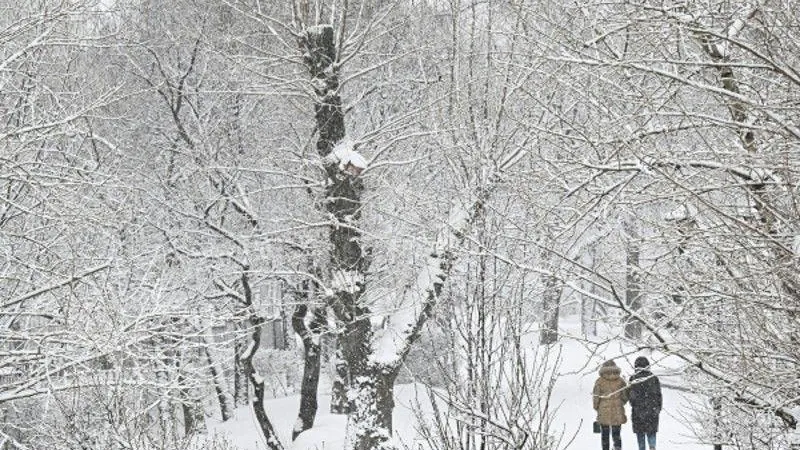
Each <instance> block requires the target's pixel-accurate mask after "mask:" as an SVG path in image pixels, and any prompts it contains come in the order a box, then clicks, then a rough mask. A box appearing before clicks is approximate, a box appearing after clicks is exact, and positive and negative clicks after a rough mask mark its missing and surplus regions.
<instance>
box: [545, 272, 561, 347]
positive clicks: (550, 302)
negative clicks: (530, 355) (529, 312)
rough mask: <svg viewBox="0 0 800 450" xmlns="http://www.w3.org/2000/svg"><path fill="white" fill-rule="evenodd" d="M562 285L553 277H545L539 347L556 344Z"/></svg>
mask: <svg viewBox="0 0 800 450" xmlns="http://www.w3.org/2000/svg"><path fill="white" fill-rule="evenodd" d="M562 289H563V288H562V285H561V282H560V281H559V279H558V278H557V277H556V276H555V275H549V276H547V278H546V280H545V283H544V293H543V294H542V310H543V313H544V323H543V324H542V333H541V334H540V335H539V343H540V344H541V345H550V344H555V343H556V342H558V317H559V313H560V310H561V291H562Z"/></svg>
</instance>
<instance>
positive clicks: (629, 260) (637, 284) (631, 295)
mask: <svg viewBox="0 0 800 450" xmlns="http://www.w3.org/2000/svg"><path fill="white" fill-rule="evenodd" d="M625 229H626V231H627V232H628V240H627V246H626V258H625V304H626V305H627V306H628V310H629V311H630V312H632V313H638V312H639V311H640V310H641V308H642V293H641V292H642V289H641V283H642V278H641V273H640V267H639V263H640V262H639V253H640V243H639V242H640V241H639V238H640V237H639V233H638V231H637V230H636V229H635V228H634V225H633V224H632V223H630V222H627V223H626V226H625ZM625 337H626V338H628V339H640V338H641V337H642V322H641V321H640V320H639V319H638V318H636V317H628V318H627V320H626V322H625Z"/></svg>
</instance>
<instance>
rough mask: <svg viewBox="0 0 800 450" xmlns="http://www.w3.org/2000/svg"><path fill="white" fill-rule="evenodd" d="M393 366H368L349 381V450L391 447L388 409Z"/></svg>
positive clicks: (391, 399) (394, 374) (391, 404)
mask: <svg viewBox="0 0 800 450" xmlns="http://www.w3.org/2000/svg"><path fill="white" fill-rule="evenodd" d="M395 378H397V370H386V369H385V368H383V367H380V366H369V367H367V368H366V370H365V372H364V373H363V374H360V376H357V377H355V378H354V380H353V382H352V383H351V384H350V391H351V394H350V395H351V397H350V398H351V399H352V405H351V406H352V412H351V413H350V419H351V420H350V421H348V425H347V440H348V442H350V448H352V449H353V450H376V449H381V448H394V447H393V446H392V445H391V444H389V441H390V439H391V438H392V433H393V428H392V411H393V410H394V380H395Z"/></svg>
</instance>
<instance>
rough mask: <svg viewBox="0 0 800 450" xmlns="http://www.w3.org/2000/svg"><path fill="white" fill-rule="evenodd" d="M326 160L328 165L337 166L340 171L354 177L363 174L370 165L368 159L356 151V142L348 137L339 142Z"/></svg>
mask: <svg viewBox="0 0 800 450" xmlns="http://www.w3.org/2000/svg"><path fill="white" fill-rule="evenodd" d="M325 159H326V161H325V162H326V163H328V164H336V165H337V167H338V168H339V170H340V171H342V172H345V173H348V174H350V175H353V176H358V175H359V174H361V172H363V171H364V169H366V168H367V166H368V165H369V163H368V162H367V159H366V158H365V157H364V156H363V155H362V154H360V153H358V152H357V151H356V150H355V142H353V140H352V139H350V138H349V137H348V136H345V137H344V138H342V140H340V141H339V142H337V143H336V145H335V146H334V147H333V151H332V152H331V153H330V154H328V156H326V157H325Z"/></svg>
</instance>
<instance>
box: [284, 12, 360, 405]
mask: <svg viewBox="0 0 800 450" xmlns="http://www.w3.org/2000/svg"><path fill="white" fill-rule="evenodd" d="M299 45H300V48H301V51H302V53H303V57H304V61H305V63H306V67H307V68H308V71H309V73H310V75H311V78H312V85H313V86H314V94H315V98H314V112H315V115H314V117H315V120H316V124H317V130H318V132H319V139H318V140H317V153H318V154H319V155H320V156H321V157H322V158H323V160H324V161H325V171H326V174H327V177H328V180H327V182H326V186H327V187H326V190H325V197H326V201H325V202H324V204H325V209H326V210H327V212H328V213H329V214H330V215H331V217H333V218H334V219H335V223H333V224H331V227H330V232H329V240H330V243H331V245H332V249H331V266H330V270H331V273H332V275H333V278H335V277H337V276H340V277H341V278H343V279H344V280H345V284H346V286H340V289H341V290H340V291H338V292H335V293H334V296H335V298H334V299H329V300H331V301H332V306H335V308H336V310H335V312H336V316H337V319H338V320H340V321H342V322H345V328H347V323H348V322H352V321H354V320H360V319H358V314H357V313H356V310H358V309H359V307H358V306H357V305H358V302H359V298H360V296H361V293H363V290H364V285H363V281H364V271H365V270H366V264H367V261H366V260H365V258H363V254H362V250H361V244H360V238H361V233H360V232H359V231H358V229H357V228H356V227H355V226H339V225H338V224H339V223H348V224H356V223H357V222H358V220H359V218H360V216H361V193H362V191H363V190H364V186H363V183H362V181H361V179H359V178H358V177H357V176H356V177H354V176H351V175H350V174H347V173H344V172H342V171H340V170H339V166H338V161H336V160H335V159H331V158H330V156H331V153H332V152H333V149H334V147H335V146H336V144H338V143H340V142H341V141H342V140H343V139H344V137H345V124H344V111H343V110H342V101H341V97H340V96H339V74H338V68H337V67H336V65H335V62H336V57H337V49H336V42H335V40H334V32H333V27H332V26H331V25H318V26H315V27H309V28H308V29H306V30H305V32H304V33H303V34H302V35H301V37H300V39H299ZM367 322H368V321H367ZM345 336H346V334H344V335H340V339H346V340H352V339H353V337H352V336H347V337H345ZM346 346H347V344H343V343H341V342H339V343H338V344H337V352H336V354H337V357H336V362H335V364H336V374H337V376H336V379H335V380H334V385H333V399H332V401H331V412H333V413H345V412H348V409H347V406H346V405H348V402H347V388H348V387H349V382H350V375H349V374H348V372H349V370H350V369H349V368H348V367H347V364H348V361H349V360H350V358H348V357H347V356H344V357H340V353H339V350H338V349H339V348H343V347H346ZM344 353H346V352H344Z"/></svg>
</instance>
